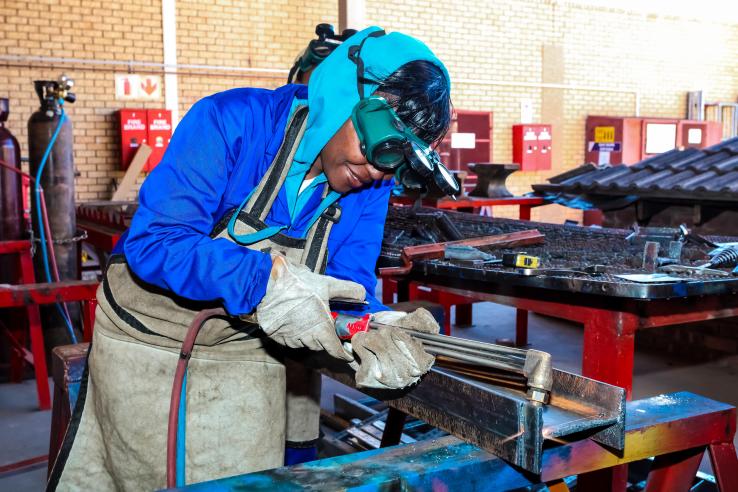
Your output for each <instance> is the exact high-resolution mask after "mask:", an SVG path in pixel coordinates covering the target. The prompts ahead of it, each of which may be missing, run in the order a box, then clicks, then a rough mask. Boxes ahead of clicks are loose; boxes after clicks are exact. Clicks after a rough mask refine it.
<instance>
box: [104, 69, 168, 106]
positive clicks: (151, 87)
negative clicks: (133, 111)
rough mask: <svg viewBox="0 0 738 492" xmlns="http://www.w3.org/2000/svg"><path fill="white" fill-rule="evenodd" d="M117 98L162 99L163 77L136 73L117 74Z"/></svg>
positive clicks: (127, 99) (133, 99)
mask: <svg viewBox="0 0 738 492" xmlns="http://www.w3.org/2000/svg"><path fill="white" fill-rule="evenodd" d="M115 98H116V99H117V100H120V101H147V100H159V99H161V77H159V76H158V75H138V74H135V73H126V74H116V75H115Z"/></svg>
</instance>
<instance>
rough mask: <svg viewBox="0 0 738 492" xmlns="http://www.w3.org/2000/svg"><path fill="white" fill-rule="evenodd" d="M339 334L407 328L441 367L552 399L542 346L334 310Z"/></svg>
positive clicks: (532, 397) (548, 366)
mask: <svg viewBox="0 0 738 492" xmlns="http://www.w3.org/2000/svg"><path fill="white" fill-rule="evenodd" d="M331 314H332V316H333V319H334V320H335V322H336V334H337V335H338V337H339V338H340V339H341V340H342V341H345V342H349V341H351V338H353V336H354V335H356V334H357V333H359V332H363V331H368V330H372V329H380V328H392V329H399V330H403V331H404V332H406V333H407V334H409V335H410V336H411V337H413V338H414V339H415V340H417V341H419V342H420V343H422V344H423V348H424V349H425V350H426V351H427V352H428V353H429V354H431V355H434V356H436V363H437V364H438V365H440V366H441V367H445V368H448V369H452V370H454V371H456V372H459V373H463V374H465V375H468V376H472V377H474V378H476V379H480V380H483V381H487V382H492V383H502V384H507V385H513V386H516V385H524V386H525V388H526V391H527V396H528V399H529V400H532V401H537V402H540V403H548V397H549V393H550V391H551V385H552V383H553V373H552V370H551V355H550V354H548V353H546V352H541V351H540V350H525V349H519V348H514V347H506V346H503V345H495V344H491V343H485V342H478V341H475V340H467V339H463V338H456V337H451V336H446V335H438V334H433V333H425V332H422V331H417V330H411V329H408V328H403V327H400V326H395V325H387V324H384V323H378V322H376V321H374V320H373V318H372V315H371V314H365V315H363V316H361V317H358V316H351V315H346V314H340V313H335V312H334V313H331Z"/></svg>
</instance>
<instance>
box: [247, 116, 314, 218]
mask: <svg viewBox="0 0 738 492" xmlns="http://www.w3.org/2000/svg"><path fill="white" fill-rule="evenodd" d="M307 116H308V108H307V106H298V107H297V109H296V110H295V112H294V113H293V114H292V116H290V119H289V121H288V122H287V127H286V128H285V131H284V139H283V140H282V144H281V145H280V146H279V150H278V151H277V155H276V156H275V157H274V160H273V161H272V163H271V165H270V166H269V169H268V170H267V172H266V174H265V175H264V176H263V177H262V178H261V181H260V182H259V185H258V186H257V187H256V189H254V191H253V192H252V193H251V196H250V198H249V199H248V201H247V202H246V204H245V205H244V207H243V210H244V211H246V212H247V213H249V214H250V215H252V216H256V217H258V218H259V220H261V221H264V220H265V219H266V217H267V214H268V213H269V210H270V209H271V208H272V204H273V203H274V200H275V199H276V198H277V195H278V194H279V190H280V189H282V185H283V184H284V180H285V179H286V178H287V173H288V172H289V170H290V166H291V165H292V160H293V159H294V157H295V152H296V151H297V146H298V144H299V143H300V140H302V136H303V134H304V133H305V128H306V127H307ZM236 213H238V211H236Z"/></svg>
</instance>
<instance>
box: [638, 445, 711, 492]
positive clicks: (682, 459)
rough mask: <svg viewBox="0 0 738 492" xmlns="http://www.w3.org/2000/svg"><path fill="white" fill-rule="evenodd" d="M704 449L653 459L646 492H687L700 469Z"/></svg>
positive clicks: (694, 449)
mask: <svg viewBox="0 0 738 492" xmlns="http://www.w3.org/2000/svg"><path fill="white" fill-rule="evenodd" d="M704 454H705V448H704V447H699V448H693V449H687V450H685V451H681V452H679V453H672V454H665V455H662V456H657V457H656V458H655V459H654V462H653V466H651V471H650V472H649V474H648V481H647V482H646V492H689V490H690V489H691V488H692V482H693V481H694V476H695V475H696V474H697V470H699V468H700V461H702V455H704Z"/></svg>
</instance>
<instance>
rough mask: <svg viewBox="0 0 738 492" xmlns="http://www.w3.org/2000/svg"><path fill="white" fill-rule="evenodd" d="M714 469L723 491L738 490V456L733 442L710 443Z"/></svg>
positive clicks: (709, 448) (709, 447) (711, 460)
mask: <svg viewBox="0 0 738 492" xmlns="http://www.w3.org/2000/svg"><path fill="white" fill-rule="evenodd" d="M707 449H708V450H709V452H710V462H711V463H712V471H713V473H714V474H715V479H716V480H717V483H718V487H719V488H720V490H721V491H722V492H727V491H732V490H738V458H737V457H736V454H735V446H734V445H733V443H732V442H720V443H714V444H710V446H708V448H707Z"/></svg>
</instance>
